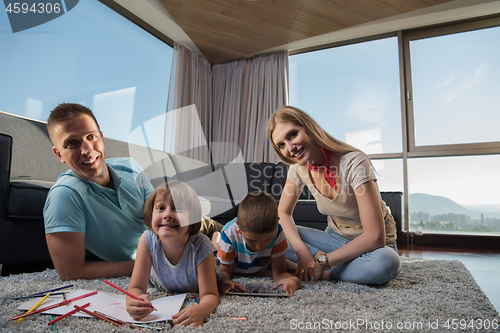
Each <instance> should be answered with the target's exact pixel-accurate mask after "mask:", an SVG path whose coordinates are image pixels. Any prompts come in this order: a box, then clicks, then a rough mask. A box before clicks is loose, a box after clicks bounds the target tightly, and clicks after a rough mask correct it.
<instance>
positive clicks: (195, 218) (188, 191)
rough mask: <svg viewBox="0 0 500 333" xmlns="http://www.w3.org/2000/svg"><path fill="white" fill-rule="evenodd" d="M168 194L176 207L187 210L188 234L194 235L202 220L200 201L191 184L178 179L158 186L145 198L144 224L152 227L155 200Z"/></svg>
mask: <svg viewBox="0 0 500 333" xmlns="http://www.w3.org/2000/svg"><path fill="white" fill-rule="evenodd" d="M168 196H171V197H172V201H173V202H174V205H176V208H181V207H182V209H184V210H186V211H187V212H188V217H189V228H188V234H189V236H191V235H195V234H197V233H198V232H199V231H200V228H201V221H202V216H201V213H202V210H201V203H200V199H199V198H198V195H197V194H196V192H195V191H194V190H193V188H192V187H191V186H189V185H188V184H186V183H183V182H181V181H178V180H171V181H168V182H166V183H165V184H163V185H161V186H159V187H158V188H157V189H156V190H155V191H154V192H153V194H151V196H150V197H149V198H148V199H147V200H146V204H145V207H144V224H145V225H146V227H147V228H148V229H150V230H151V229H152V227H151V221H152V220H153V211H154V207H155V202H156V201H157V200H160V199H164V198H166V197H168Z"/></svg>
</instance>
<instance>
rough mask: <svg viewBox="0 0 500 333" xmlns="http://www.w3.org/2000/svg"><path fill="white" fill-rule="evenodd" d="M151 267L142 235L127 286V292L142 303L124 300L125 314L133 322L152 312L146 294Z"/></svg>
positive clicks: (129, 298)
mask: <svg viewBox="0 0 500 333" xmlns="http://www.w3.org/2000/svg"><path fill="white" fill-rule="evenodd" d="M151 265H152V260H151V254H150V253H149V250H148V247H147V245H146V239H145V237H144V234H142V236H141V238H140V239H139V244H138V245H137V254H136V258H135V265H134V270H133V271H132V277H131V278H130V283H129V285H128V291H129V292H130V293H131V294H133V295H135V296H138V297H139V298H141V299H142V300H143V301H138V300H135V299H133V298H131V297H129V296H127V299H126V303H127V312H128V313H129V315H130V316H131V317H132V318H134V319H135V320H139V319H141V318H144V317H145V316H147V315H148V314H150V313H151V311H152V310H153V309H152V308H151V306H152V304H151V302H150V301H149V295H148V294H147V288H148V281H149V276H150V272H151Z"/></svg>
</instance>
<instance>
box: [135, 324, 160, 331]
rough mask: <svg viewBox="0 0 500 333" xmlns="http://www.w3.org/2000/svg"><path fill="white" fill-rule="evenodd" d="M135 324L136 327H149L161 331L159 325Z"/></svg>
mask: <svg viewBox="0 0 500 333" xmlns="http://www.w3.org/2000/svg"><path fill="white" fill-rule="evenodd" d="M135 325H136V326H138V327H144V328H150V329H153V330H157V331H163V328H161V327H155V326H148V325H140V324H135Z"/></svg>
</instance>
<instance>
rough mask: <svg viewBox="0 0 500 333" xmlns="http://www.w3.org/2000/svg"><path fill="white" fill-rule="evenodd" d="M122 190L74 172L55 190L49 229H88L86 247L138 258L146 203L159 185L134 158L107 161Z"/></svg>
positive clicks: (47, 211) (111, 257) (110, 257)
mask: <svg viewBox="0 0 500 333" xmlns="http://www.w3.org/2000/svg"><path fill="white" fill-rule="evenodd" d="M106 164H107V166H108V170H109V173H110V176H111V178H112V179H113V182H114V185H115V189H116V191H114V190H112V189H109V188H107V187H102V186H100V185H98V184H96V183H94V182H92V181H88V180H85V179H83V178H81V177H79V176H77V175H76V174H75V173H74V172H73V171H71V170H68V171H67V172H65V173H63V174H62V175H60V176H59V178H58V179H57V181H56V182H55V184H54V185H53V186H52V188H51V189H50V191H49V194H48V196H47V200H46V202H45V207H44V209H43V216H44V220H45V233H46V234H50V233H54V232H80V233H85V248H86V249H88V250H89V251H91V252H92V253H94V254H95V255H97V256H98V257H100V258H101V259H103V260H106V261H128V260H134V259H135V254H136V251H137V244H138V242H139V238H140V237H141V235H142V233H143V232H144V230H145V229H146V228H145V226H144V220H143V214H144V201H145V200H146V199H147V198H148V197H149V196H150V195H151V194H152V193H153V191H154V188H153V186H152V185H151V182H150V180H149V178H148V177H147V176H146V174H145V173H144V172H143V170H142V169H141V167H140V166H139V164H137V162H135V161H134V160H133V159H131V158H112V159H108V160H106Z"/></svg>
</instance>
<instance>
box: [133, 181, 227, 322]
mask: <svg viewBox="0 0 500 333" xmlns="http://www.w3.org/2000/svg"><path fill="white" fill-rule="evenodd" d="M144 223H145V224H146V226H147V228H148V230H146V231H145V232H144V234H143V235H142V236H141V238H140V240H139V244H138V246H137V255H136V260H135V265H134V270H133V272H132V277H131V279H130V285H129V288H128V291H129V292H130V293H132V294H134V295H136V296H138V297H139V298H141V299H142V301H138V300H134V299H132V298H131V297H128V296H127V312H128V313H129V314H130V316H131V317H132V318H134V319H135V320H140V319H141V318H144V317H145V316H147V315H148V314H149V313H151V311H152V308H151V305H152V304H151V302H150V300H149V296H148V295H147V294H146V291H147V286H148V281H149V279H150V278H151V280H153V281H152V282H153V283H154V284H157V285H159V286H160V287H162V288H163V289H165V290H168V291H170V292H197V291H199V294H200V302H199V304H196V305H192V306H189V307H186V308H184V309H182V310H181V311H180V312H179V313H177V314H175V315H173V316H172V319H173V323H174V325H176V326H177V325H184V326H187V325H191V326H201V325H202V324H203V321H204V320H205V318H206V317H208V316H209V315H210V314H211V313H212V312H214V311H215V309H216V308H217V306H218V305H219V293H218V291H217V280H216V273H215V263H214V252H215V251H216V249H215V247H214V246H213V245H212V242H211V241H210V240H209V239H208V237H206V236H205V235H203V234H200V233H199V230H200V225H201V204H200V201H199V199H198V196H197V195H196V193H195V192H194V190H193V189H192V188H191V187H189V186H188V185H187V184H185V183H182V182H179V181H170V182H168V183H166V184H165V185H163V186H161V187H160V188H158V189H157V190H156V191H155V192H154V193H153V194H152V195H151V196H150V197H149V199H148V200H147V201H146V207H145V209H144ZM151 266H153V269H152V270H151Z"/></svg>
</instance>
